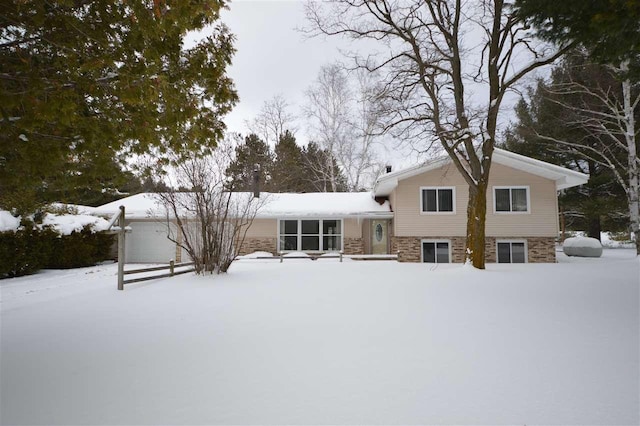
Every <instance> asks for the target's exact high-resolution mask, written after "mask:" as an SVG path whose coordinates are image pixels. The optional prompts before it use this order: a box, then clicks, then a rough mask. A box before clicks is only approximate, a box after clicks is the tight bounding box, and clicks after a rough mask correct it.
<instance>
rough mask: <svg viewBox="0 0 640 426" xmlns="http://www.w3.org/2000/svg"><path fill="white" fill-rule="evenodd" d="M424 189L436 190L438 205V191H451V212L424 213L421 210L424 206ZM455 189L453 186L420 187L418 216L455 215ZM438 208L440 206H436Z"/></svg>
mask: <svg viewBox="0 0 640 426" xmlns="http://www.w3.org/2000/svg"><path fill="white" fill-rule="evenodd" d="M426 189H435V190H436V203H438V192H437V191H438V190H439V189H450V190H451V203H452V208H453V209H452V210H451V211H450V212H441V211H435V212H426V211H424V210H423V209H422V208H423V206H424V199H423V198H424V190H426ZM456 204H457V203H456V187H455V186H421V187H420V205H419V206H418V209H419V210H420V214H423V215H454V214H456ZM437 207H440V206H437Z"/></svg>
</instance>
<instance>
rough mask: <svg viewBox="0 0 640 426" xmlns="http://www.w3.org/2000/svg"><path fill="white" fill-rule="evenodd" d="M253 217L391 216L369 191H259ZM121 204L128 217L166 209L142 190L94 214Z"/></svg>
mask: <svg viewBox="0 0 640 426" xmlns="http://www.w3.org/2000/svg"><path fill="white" fill-rule="evenodd" d="M234 195H235V196H236V198H237V199H246V198H249V197H252V196H253V193H250V192H238V193H234ZM257 202H258V203H259V207H258V211H257V214H256V217H257V218H278V217H300V216H305V217H346V216H353V217H383V218H390V217H392V213H391V208H390V206H389V203H388V202H384V203H383V204H379V203H378V202H377V201H375V200H374V198H373V194H372V193H370V192H309V193H304V194H297V193H296V194H294V193H269V192H262V193H261V194H260V198H259V199H258V200H257ZM121 205H122V206H124V207H125V215H126V217H127V218H129V219H145V218H161V217H162V218H163V217H166V210H165V208H164V207H163V205H162V203H160V202H159V198H158V195H157V194H152V193H143V194H137V195H132V196H130V197H126V198H122V199H120V200H117V201H113V202H111V203H108V204H105V205H102V206H99V207H96V208H95V210H94V214H96V215H102V216H110V215H113V214H115V213H117V212H118V210H119V208H120V206H121Z"/></svg>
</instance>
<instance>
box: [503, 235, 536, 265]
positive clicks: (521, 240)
mask: <svg viewBox="0 0 640 426" xmlns="http://www.w3.org/2000/svg"><path fill="white" fill-rule="evenodd" d="M498 243H509V263H506V262H502V263H500V262H498ZM513 243H524V263H529V245H528V244H527V240H526V239H507V240H498V239H496V263H500V264H501V265H513V264H514V263H513V262H512V259H513V248H512V246H511V244H513Z"/></svg>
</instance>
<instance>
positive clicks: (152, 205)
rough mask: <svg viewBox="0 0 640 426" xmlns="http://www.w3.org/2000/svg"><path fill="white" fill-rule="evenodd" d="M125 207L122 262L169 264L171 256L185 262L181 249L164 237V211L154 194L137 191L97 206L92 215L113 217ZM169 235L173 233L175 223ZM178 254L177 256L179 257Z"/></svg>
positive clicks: (185, 257)
mask: <svg viewBox="0 0 640 426" xmlns="http://www.w3.org/2000/svg"><path fill="white" fill-rule="evenodd" d="M121 205H124V207H125V223H126V226H127V227H129V228H131V232H128V233H127V235H126V243H125V253H126V254H125V263H169V261H170V260H171V259H173V260H175V261H177V262H180V261H187V260H188V258H189V257H188V256H187V255H186V253H185V252H184V250H180V251H179V252H178V251H177V248H176V246H177V245H176V243H174V242H173V241H171V240H169V239H168V238H167V222H166V220H167V219H166V212H165V210H164V208H163V207H162V206H161V205H160V204H159V202H158V199H157V197H156V196H155V195H154V194H137V195H132V196H131V197H127V198H123V199H121V200H117V201H114V202H112V203H109V204H105V205H103V206H100V207H97V208H95V209H94V211H93V214H97V215H100V216H104V217H107V218H109V217H113V215H115V214H116V213H118V212H119V211H120V206H121ZM171 226H172V230H171V231H172V235H176V233H175V231H176V226H175V225H173V224H172V225H171ZM178 253H180V256H178Z"/></svg>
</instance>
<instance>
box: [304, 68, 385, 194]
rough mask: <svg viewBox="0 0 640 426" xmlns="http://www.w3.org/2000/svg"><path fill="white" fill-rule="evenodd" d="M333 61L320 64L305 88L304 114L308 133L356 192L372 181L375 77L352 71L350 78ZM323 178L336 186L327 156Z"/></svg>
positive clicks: (376, 120) (376, 117)
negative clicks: (315, 75) (328, 154)
mask: <svg viewBox="0 0 640 426" xmlns="http://www.w3.org/2000/svg"><path fill="white" fill-rule="evenodd" d="M350 77H352V76H350V75H349V74H348V73H347V71H346V69H345V68H344V67H343V66H342V65H340V64H337V63H333V64H328V65H325V66H323V67H322V68H321V69H320V72H319V73H318V77H317V78H316V81H315V82H314V83H313V85H312V86H311V87H309V89H308V90H307V91H306V95H307V100H308V103H307V105H306V107H305V113H306V116H307V118H308V120H309V125H310V129H311V134H312V137H313V139H314V140H316V141H317V143H318V144H319V146H320V147H321V148H322V149H324V150H327V151H328V152H330V153H331V154H332V155H333V157H334V158H335V162H336V163H337V165H338V166H339V167H340V169H341V171H342V173H344V176H345V177H346V180H347V188H348V189H349V190H350V191H359V190H361V189H362V188H363V187H364V186H366V185H368V184H370V183H372V182H373V180H374V178H375V175H376V170H377V168H376V166H377V159H376V155H375V144H376V141H377V137H378V136H379V135H378V133H377V130H378V125H379V118H380V117H379V110H378V109H377V108H375V96H376V93H377V92H376V91H375V79H374V78H373V77H372V74H370V73H366V72H363V71H362V70H356V71H355V73H354V74H353V77H355V78H350ZM322 172H323V178H324V180H326V181H327V182H331V189H332V190H333V191H335V187H337V186H338V184H337V179H340V173H339V171H338V170H336V169H335V164H334V161H333V159H331V158H327V164H326V165H325V166H324V167H323V170H322Z"/></svg>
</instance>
